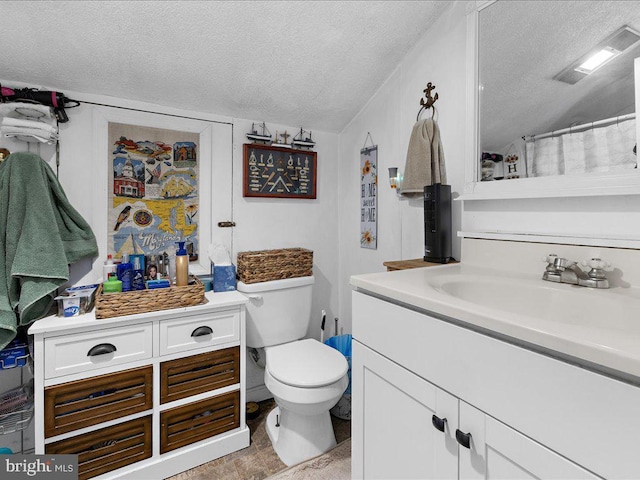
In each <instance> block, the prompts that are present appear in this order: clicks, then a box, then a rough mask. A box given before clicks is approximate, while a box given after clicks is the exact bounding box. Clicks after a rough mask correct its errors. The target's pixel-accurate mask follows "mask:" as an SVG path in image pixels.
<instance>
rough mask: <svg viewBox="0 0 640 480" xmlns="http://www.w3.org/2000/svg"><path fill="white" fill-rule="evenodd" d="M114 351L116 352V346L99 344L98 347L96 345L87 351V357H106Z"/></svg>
mask: <svg viewBox="0 0 640 480" xmlns="http://www.w3.org/2000/svg"><path fill="white" fill-rule="evenodd" d="M116 350H118V349H117V348H116V346H115V345H112V344H111V343H101V344H100V345H96V346H95V347H93V348H92V349H91V350H89V353H87V357H95V356H98V355H106V354H107V353H113V352H115V351H116Z"/></svg>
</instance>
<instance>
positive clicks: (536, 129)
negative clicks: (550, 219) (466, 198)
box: [474, 1, 640, 181]
mask: <svg viewBox="0 0 640 480" xmlns="http://www.w3.org/2000/svg"><path fill="white" fill-rule="evenodd" d="M625 25H626V26H628V27H630V30H626V31H625V32H623V37H624V38H623V41H622V43H618V45H622V44H623V43H625V41H626V39H627V38H631V39H632V38H633V37H630V36H629V35H633V32H635V33H636V34H638V35H640V1H619V2H584V1H536V2H515V1H497V2H494V3H490V4H488V5H487V6H485V8H482V9H481V10H480V11H479V12H478V13H477V28H478V32H477V34H478V36H477V38H478V47H477V48H478V57H477V58H478V60H477V61H478V76H479V80H478V81H479V87H480V88H479V93H478V95H479V98H478V104H477V105H478V109H479V113H478V121H479V128H478V135H479V142H478V143H479V150H480V151H479V152H478V156H477V157H476V159H478V158H479V157H481V156H482V157H481V158H480V160H479V166H476V167H475V168H474V171H475V178H474V180H475V181H478V180H480V181H487V180H498V179H504V180H507V179H518V178H524V177H543V176H558V175H565V176H569V175H584V174H587V175H592V174H594V173H597V174H603V173H606V174H614V173H615V174H617V175H637V173H638V169H637V168H636V167H637V157H636V155H635V152H634V147H635V144H636V121H635V110H636V108H635V94H634V87H635V81H634V58H636V57H640V41H639V42H637V43H635V44H633V45H631V46H630V47H628V48H626V50H623V51H622V53H620V54H619V55H618V56H617V57H616V58H614V59H613V60H610V61H609V62H608V63H606V64H605V65H603V66H602V67H600V68H599V69H597V70H595V71H594V72H593V73H591V74H589V75H583V74H578V73H576V72H574V70H573V67H574V66H576V64H577V63H581V61H584V59H585V58H586V57H587V56H588V54H589V53H590V52H591V51H592V50H593V49H594V48H595V47H596V46H598V44H599V43H600V42H602V41H604V40H605V39H607V37H609V36H611V35H612V34H613V33H614V32H616V31H618V30H620V29H621V27H623V26H625ZM625 35H626V36H625ZM609 43H610V42H609ZM626 43H629V42H626ZM578 61H580V62H578ZM570 67H571V68H570ZM563 71H567V72H569V75H568V76H569V77H571V78H569V80H570V81H575V80H576V78H580V79H579V80H578V81H576V82H575V83H567V82H565V81H561V80H559V79H557V76H558V74H560V73H561V72H563ZM528 180H529V179H527V181H528ZM537 180H539V179H537Z"/></svg>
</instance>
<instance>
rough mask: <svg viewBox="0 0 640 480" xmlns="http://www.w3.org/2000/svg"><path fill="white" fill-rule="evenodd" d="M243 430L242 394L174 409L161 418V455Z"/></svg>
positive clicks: (210, 399) (224, 396)
mask: <svg viewBox="0 0 640 480" xmlns="http://www.w3.org/2000/svg"><path fill="white" fill-rule="evenodd" d="M239 426H240V392H239V391H235V392H229V393H225V394H223V395H218V396H216V397H213V398H208V399H206V400H201V401H199V402H194V403H189V404H187V405H184V406H182V407H176V408H171V409H169V410H166V411H164V412H162V413H161V414H160V453H166V452H170V451H171V450H175V449H176V448H180V447H184V446H185V445H189V444H191V443H195V442H199V441H200V440H204V439H205V438H209V437H213V436H215V435H218V434H220V433H223V432H227V431H229V430H233V429H234V428H238V427H239Z"/></svg>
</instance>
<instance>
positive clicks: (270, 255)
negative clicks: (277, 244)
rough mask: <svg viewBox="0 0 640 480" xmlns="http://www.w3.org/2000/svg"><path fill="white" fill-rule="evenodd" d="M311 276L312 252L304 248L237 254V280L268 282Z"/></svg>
mask: <svg viewBox="0 0 640 480" xmlns="http://www.w3.org/2000/svg"><path fill="white" fill-rule="evenodd" d="M312 274H313V252H312V251H311V250H306V249H304V248H282V249H280V250H260V251H255V252H240V253H238V280H240V281H241V282H244V283H257V282H268V281H271V280H282V279H284V278H294V277H307V276H310V275H312Z"/></svg>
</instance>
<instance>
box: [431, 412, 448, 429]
mask: <svg viewBox="0 0 640 480" xmlns="http://www.w3.org/2000/svg"><path fill="white" fill-rule="evenodd" d="M431 423H433V426H434V427H436V429H438V430H440V431H441V432H444V426H445V424H446V423H447V419H446V418H439V417H437V416H435V415H432V416H431Z"/></svg>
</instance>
